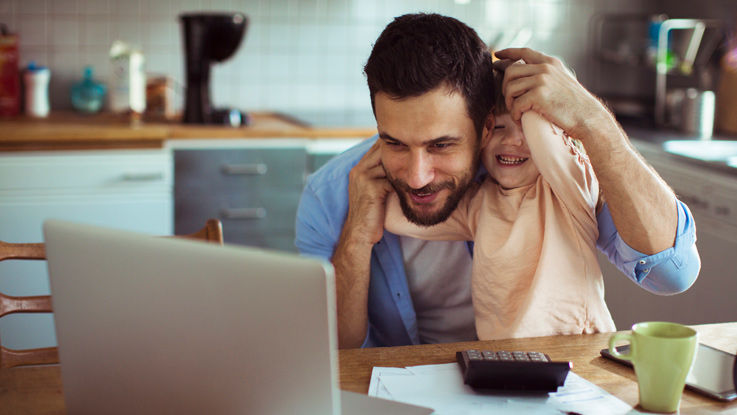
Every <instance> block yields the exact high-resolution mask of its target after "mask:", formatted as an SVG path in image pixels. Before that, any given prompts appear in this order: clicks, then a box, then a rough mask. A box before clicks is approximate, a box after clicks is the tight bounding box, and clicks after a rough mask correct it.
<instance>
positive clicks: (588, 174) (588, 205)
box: [522, 111, 599, 223]
mask: <svg viewBox="0 0 737 415" xmlns="http://www.w3.org/2000/svg"><path fill="white" fill-rule="evenodd" d="M522 131H523V132H524V135H525V138H526V140H527V145H528V147H529V148H530V154H531V156H532V160H533V161H534V162H535V166H536V167H537V169H538V171H539V172H540V174H541V175H542V176H543V178H544V179H545V181H546V182H547V183H548V184H549V185H550V187H551V189H552V190H553V192H554V193H555V194H556V196H557V197H558V198H559V199H560V200H561V203H563V204H564V205H565V206H566V208H567V209H568V210H569V211H570V212H571V214H572V215H573V216H574V217H576V218H577V219H578V220H581V221H585V222H589V223H590V222H592V221H594V222H595V221H596V216H595V208H596V203H597V202H598V199H599V182H598V180H597V179H596V176H595V175H594V171H593V168H592V167H591V163H590V162H589V159H588V157H587V156H586V155H585V154H584V153H583V152H582V151H580V150H579V149H578V148H577V147H576V145H575V144H574V143H573V140H571V138H570V137H568V136H566V135H565V133H564V132H563V130H561V129H560V128H559V127H557V126H555V125H553V124H552V123H550V122H549V121H548V120H546V119H545V118H544V117H543V116H541V115H539V114H538V113H536V112H532V111H527V112H525V113H524V114H522Z"/></svg>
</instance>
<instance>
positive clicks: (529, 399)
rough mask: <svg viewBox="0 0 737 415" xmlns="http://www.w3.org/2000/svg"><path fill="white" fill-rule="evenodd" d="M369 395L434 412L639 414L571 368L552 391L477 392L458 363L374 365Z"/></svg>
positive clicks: (455, 414)
mask: <svg viewBox="0 0 737 415" xmlns="http://www.w3.org/2000/svg"><path fill="white" fill-rule="evenodd" d="M368 394H369V395H371V396H377V397H380V398H384V399H391V400H395V401H400V402H405V403H410V404H414V405H421V406H426V407H430V408H433V409H434V410H435V413H436V414H441V415H460V414H464V415H465V414H468V415H472V414H481V413H485V414H488V413H492V411H493V413H494V414H519V413H525V414H556V415H560V414H584V415H585V414H597V415H598V414H603V415H607V414H637V413H639V412H637V411H635V410H634V409H632V407H631V406H629V405H627V404H626V403H624V402H622V401H621V400H619V399H617V398H616V397H614V396H613V395H611V394H609V393H608V392H606V391H605V390H603V389H601V388H599V387H598V386H596V385H594V384H593V383H591V382H589V381H587V380H585V379H583V378H582V377H580V376H578V375H576V374H575V373H573V372H569V373H568V377H567V378H566V382H565V384H564V385H563V386H562V387H560V388H558V391H557V392H552V393H549V394H548V393H544V392H543V393H515V392H509V391H503V392H498V393H477V392H475V391H474V390H473V389H471V388H470V387H469V386H467V385H465V384H464V383H463V377H462V376H461V371H460V370H459V368H458V365H457V364H456V363H448V364H442V365H424V366H410V367H406V368H396V367H374V369H373V372H372V374H371V384H370V385H369V392H368Z"/></svg>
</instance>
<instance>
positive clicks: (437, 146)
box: [432, 143, 451, 150]
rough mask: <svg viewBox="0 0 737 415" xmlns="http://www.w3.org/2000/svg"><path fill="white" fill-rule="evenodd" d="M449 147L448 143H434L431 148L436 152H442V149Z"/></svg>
mask: <svg viewBox="0 0 737 415" xmlns="http://www.w3.org/2000/svg"><path fill="white" fill-rule="evenodd" d="M450 146H451V144H450V143H435V144H433V145H432V147H433V148H434V149H437V150H442V149H444V148H448V147H450Z"/></svg>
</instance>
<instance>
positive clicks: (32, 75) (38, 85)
mask: <svg viewBox="0 0 737 415" xmlns="http://www.w3.org/2000/svg"><path fill="white" fill-rule="evenodd" d="M50 78H51V71H50V70H49V68H47V67H45V66H35V65H34V64H31V65H29V66H28V69H26V71H25V72H24V73H23V83H24V85H25V87H26V95H25V97H26V106H25V109H26V115H28V116H30V117H39V118H43V117H46V116H47V115H49V79H50Z"/></svg>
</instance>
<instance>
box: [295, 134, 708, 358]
mask: <svg viewBox="0 0 737 415" xmlns="http://www.w3.org/2000/svg"><path fill="white" fill-rule="evenodd" d="M376 139H377V137H376V136H374V137H372V138H370V139H368V140H365V141H363V142H361V143H359V144H358V145H356V146H354V147H352V148H350V149H348V150H347V151H346V152H344V153H343V154H341V155H339V156H337V157H335V158H333V159H332V160H330V161H329V162H328V163H327V164H326V165H324V166H323V167H322V168H320V169H319V170H318V171H317V172H315V173H314V174H312V175H310V177H309V178H308V179H307V184H306V186H305V189H304V191H303V193H302V198H301V199H300V202H299V209H298V210H297V225H296V230H297V238H296V242H295V243H296V245H297V249H299V251H300V253H302V254H303V255H310V256H316V257H319V258H322V259H324V260H326V261H329V260H330V259H331V258H332V257H333V253H334V251H335V247H336V245H337V243H338V239H339V238H340V234H341V231H342V229H343V223H344V221H345V218H346V215H347V213H348V173H349V172H350V171H351V169H352V168H353V166H355V165H356V164H357V163H358V161H359V160H360V159H361V158H362V157H363V155H364V154H365V153H366V152H367V151H368V149H369V148H370V147H371V146H372V145H373V144H374V142H375V141H376ZM677 206H678V230H677V233H676V240H675V244H674V246H673V247H671V248H668V249H666V250H665V251H662V252H659V253H657V254H654V255H645V254H642V253H640V252H638V251H636V250H634V249H632V248H631V247H629V246H628V245H627V244H626V243H625V242H624V241H623V240H622V238H621V237H620V236H619V233H617V229H616V228H615V227H614V222H613V221H612V216H611V214H610V213H609V208H608V207H607V206H606V204H605V205H604V206H603V208H602V209H601V211H600V212H599V214H598V215H597V219H598V226H599V239H598V241H597V243H596V245H597V247H598V248H599V249H600V250H601V251H602V252H604V253H605V254H606V255H607V257H608V258H609V260H610V261H612V263H613V264H614V265H616V266H617V267H618V268H619V269H620V270H621V271H622V272H623V273H624V274H625V275H626V276H627V277H628V278H629V279H631V280H632V281H634V282H636V283H637V284H639V285H640V286H642V287H643V288H645V289H646V290H648V291H651V292H653V293H656V294H675V293H678V292H682V291H684V290H686V289H687V288H688V287H690V286H691V285H692V284H693V282H694V281H695V280H696V277H697V276H698V273H699V269H700V267H701V262H700V259H699V254H698V251H697V250H696V245H695V242H696V227H695V225H694V221H693V216H691V212H689V210H688V207H687V206H686V205H685V204H683V203H682V202H680V201H678V203H677ZM368 321H369V327H368V332H367V334H366V339H365V340H364V343H363V347H374V346H400V345H408V344H419V343H420V339H419V335H418V332H417V317H416V315H415V310H414V307H413V305H412V299H411V297H410V294H409V287H408V285H407V277H406V275H405V273H404V262H403V259H402V251H401V247H400V244H399V237H398V236H396V235H394V234H391V233H389V232H386V231H385V232H384V236H383V237H382V239H381V240H380V241H379V242H378V243H377V244H376V245H374V248H373V251H372V253H371V277H370V281H369V293H368Z"/></svg>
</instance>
